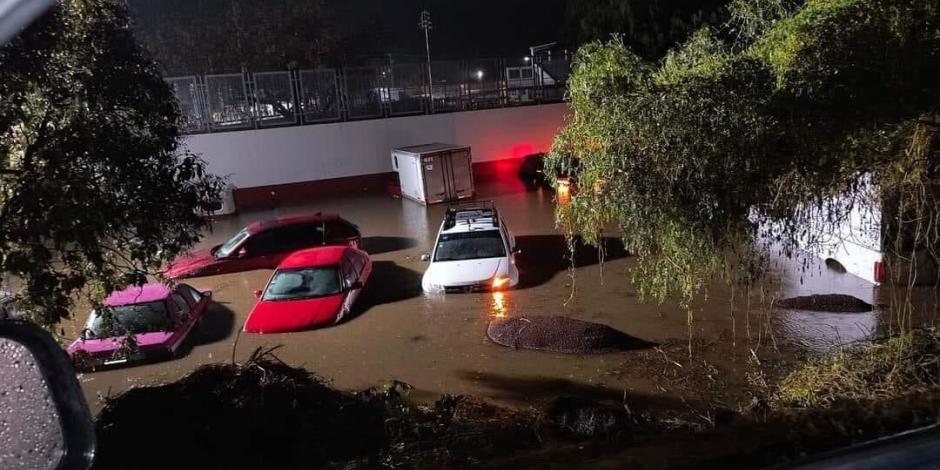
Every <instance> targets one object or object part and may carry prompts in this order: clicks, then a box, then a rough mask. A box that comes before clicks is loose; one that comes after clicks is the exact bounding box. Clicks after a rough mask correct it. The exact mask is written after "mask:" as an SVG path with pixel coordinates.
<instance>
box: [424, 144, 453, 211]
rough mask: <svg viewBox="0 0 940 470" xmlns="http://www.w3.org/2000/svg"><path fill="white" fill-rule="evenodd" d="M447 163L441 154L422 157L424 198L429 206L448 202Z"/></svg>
mask: <svg viewBox="0 0 940 470" xmlns="http://www.w3.org/2000/svg"><path fill="white" fill-rule="evenodd" d="M445 163H446V162H445V161H444V156H443V155H441V154H439V153H437V154H430V155H422V156H421V163H420V164H421V172H422V174H423V176H424V178H423V179H424V197H425V201H426V203H427V204H435V203H438V202H443V201H445V200H447V179H446V178H447V169H446V168H445V165H444V164H445Z"/></svg>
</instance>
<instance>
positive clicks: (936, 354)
mask: <svg viewBox="0 0 940 470" xmlns="http://www.w3.org/2000/svg"><path fill="white" fill-rule="evenodd" d="M938 383H940V330H937V329H929V330H917V331H915V332H913V333H909V334H902V335H897V336H892V337H889V338H886V339H884V340H881V341H876V342H873V343H866V344H862V345H857V346H855V347H846V348H841V349H839V350H837V351H834V352H832V353H831V354H828V355H826V356H824V357H821V358H818V359H815V360H810V361H809V362H808V363H807V364H805V365H804V366H802V367H800V368H799V369H797V370H795V371H793V372H791V373H790V374H788V375H787V376H786V377H784V379H783V380H782V381H781V382H780V386H779V390H778V394H777V399H778V401H779V402H780V403H781V404H783V405H795V406H800V407H806V408H811V407H826V406H830V405H832V404H833V403H836V402H838V401H844V400H888V399H893V398H899V397H902V396H905V395H909V394H912V393H917V392H923V391H925V390H927V389H930V388H932V387H935V386H936V385H937V384H938Z"/></svg>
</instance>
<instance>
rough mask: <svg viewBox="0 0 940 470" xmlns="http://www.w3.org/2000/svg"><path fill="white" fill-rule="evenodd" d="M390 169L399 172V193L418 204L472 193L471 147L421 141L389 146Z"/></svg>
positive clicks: (457, 198)
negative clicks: (420, 143)
mask: <svg viewBox="0 0 940 470" xmlns="http://www.w3.org/2000/svg"><path fill="white" fill-rule="evenodd" d="M392 169H394V170H395V171H397V172H398V179H399V182H400V184H401V195H402V196H403V197H406V198H408V199H411V200H413V201H416V202H420V203H421V204H437V203H440V202H451V201H459V200H462V199H469V198H472V197H473V194H474V186H473V159H472V157H471V154H470V147H467V146H464V145H453V144H439V143H435V144H424V145H415V146H412V147H402V148H396V149H392Z"/></svg>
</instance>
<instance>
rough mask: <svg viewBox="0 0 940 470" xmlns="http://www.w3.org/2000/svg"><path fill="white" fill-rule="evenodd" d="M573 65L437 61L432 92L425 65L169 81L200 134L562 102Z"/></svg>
mask: <svg viewBox="0 0 940 470" xmlns="http://www.w3.org/2000/svg"><path fill="white" fill-rule="evenodd" d="M569 67H570V63H569V62H568V60H567V58H565V59H562V60H556V61H554V62H553V63H551V64H545V63H539V64H534V63H533V64H530V63H529V61H525V63H517V64H513V63H510V62H508V61H506V60H503V59H487V60H476V61H459V62H457V61H453V62H433V63H432V64H431V72H432V76H433V80H434V83H433V86H432V87H430V89H429V87H428V84H427V65H426V64H423V63H394V64H382V65H379V66H364V67H343V68H338V69H332V68H319V69H312V70H283V71H271V72H243V73H235V74H220V75H191V76H186V77H170V78H167V79H166V81H167V83H169V84H170V86H171V87H172V88H173V90H174V92H175V93H176V97H177V99H178V101H179V106H180V110H181V111H182V114H183V116H184V125H183V130H184V132H186V133H189V134H199V133H207V132H224V131H230V130H244V129H260V128H266V127H277V126H296V125H306V124H319V123H326V122H340V121H350V120H359V119H380V118H388V117H395V116H408V115H416V114H431V113H446V112H456V111H469V110H476V109H488V108H502V107H510V106H524V105H532V104H542V103H558V102H561V101H562V100H563V99H564V86H565V80H566V79H567V70H568V68H569ZM551 71H554V72H551ZM558 71H562V72H558ZM554 76H558V77H560V78H559V79H555V78H553V77H554ZM562 76H563V78H561V77H562Z"/></svg>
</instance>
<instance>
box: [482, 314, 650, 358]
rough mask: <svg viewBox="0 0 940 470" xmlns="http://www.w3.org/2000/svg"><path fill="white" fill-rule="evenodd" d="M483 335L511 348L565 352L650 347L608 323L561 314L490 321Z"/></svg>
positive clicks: (615, 350) (603, 351)
mask: <svg viewBox="0 0 940 470" xmlns="http://www.w3.org/2000/svg"><path fill="white" fill-rule="evenodd" d="M486 336H488V337H489V338H490V339H491V340H492V341H493V342H494V343H496V344H499V345H502V346H506V347H510V348H517V349H520V348H521V349H534V350H537V351H552V352H560V353H566V354H603V353H611V352H618V351H629V350H633V349H644V348H648V347H650V346H652V343H648V342H646V341H643V340H641V339H638V338H634V337H632V336H630V335H628V334H626V333H623V332H621V331H617V330H615V329H613V328H611V327H609V326H607V325H601V324H599V323H591V322H586V321H581V320H574V319H572V318H568V317H562V316H554V317H517V318H509V319H505V320H493V321H491V322H490V325H489V327H487V329H486Z"/></svg>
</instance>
